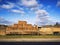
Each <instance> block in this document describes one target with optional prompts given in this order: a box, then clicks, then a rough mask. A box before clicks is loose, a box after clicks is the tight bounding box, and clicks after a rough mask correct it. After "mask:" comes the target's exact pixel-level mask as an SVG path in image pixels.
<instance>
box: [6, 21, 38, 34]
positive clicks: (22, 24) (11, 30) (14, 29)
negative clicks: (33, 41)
mask: <svg viewBox="0 0 60 45" xmlns="http://www.w3.org/2000/svg"><path fill="white" fill-rule="evenodd" d="M37 30H38V27H37V26H32V25H31V24H27V22H26V21H19V22H18V24H14V25H12V26H9V27H7V29H6V34H37Z"/></svg>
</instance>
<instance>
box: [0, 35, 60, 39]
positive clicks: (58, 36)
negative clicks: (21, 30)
mask: <svg viewBox="0 0 60 45" xmlns="http://www.w3.org/2000/svg"><path fill="white" fill-rule="evenodd" d="M3 38H4V39H10V38H60V35H6V36H0V39H3Z"/></svg>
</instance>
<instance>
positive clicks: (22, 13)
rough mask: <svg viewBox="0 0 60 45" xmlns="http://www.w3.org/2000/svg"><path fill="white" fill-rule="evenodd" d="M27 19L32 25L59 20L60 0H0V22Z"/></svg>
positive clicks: (6, 23) (51, 23) (52, 23)
mask: <svg viewBox="0 0 60 45" xmlns="http://www.w3.org/2000/svg"><path fill="white" fill-rule="evenodd" d="M18 21H27V23H29V24H32V25H34V24H35V25H38V26H42V25H54V24H55V23H56V22H60V0H0V24H5V25H10V24H14V23H17V22H18Z"/></svg>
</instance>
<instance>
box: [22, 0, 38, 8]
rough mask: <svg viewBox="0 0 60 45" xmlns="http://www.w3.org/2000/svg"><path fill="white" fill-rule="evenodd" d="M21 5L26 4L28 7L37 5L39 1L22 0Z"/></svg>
mask: <svg viewBox="0 0 60 45" xmlns="http://www.w3.org/2000/svg"><path fill="white" fill-rule="evenodd" d="M21 3H22V4H21V5H24V6H26V7H36V6H38V3H37V1H36V0H21Z"/></svg>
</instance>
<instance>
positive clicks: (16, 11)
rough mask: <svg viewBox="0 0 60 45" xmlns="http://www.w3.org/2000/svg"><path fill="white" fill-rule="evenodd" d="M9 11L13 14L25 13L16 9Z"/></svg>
mask: <svg viewBox="0 0 60 45" xmlns="http://www.w3.org/2000/svg"><path fill="white" fill-rule="evenodd" d="M11 11H12V12H14V13H20V14H24V13H25V12H24V11H22V10H16V9H12V10H11Z"/></svg>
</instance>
